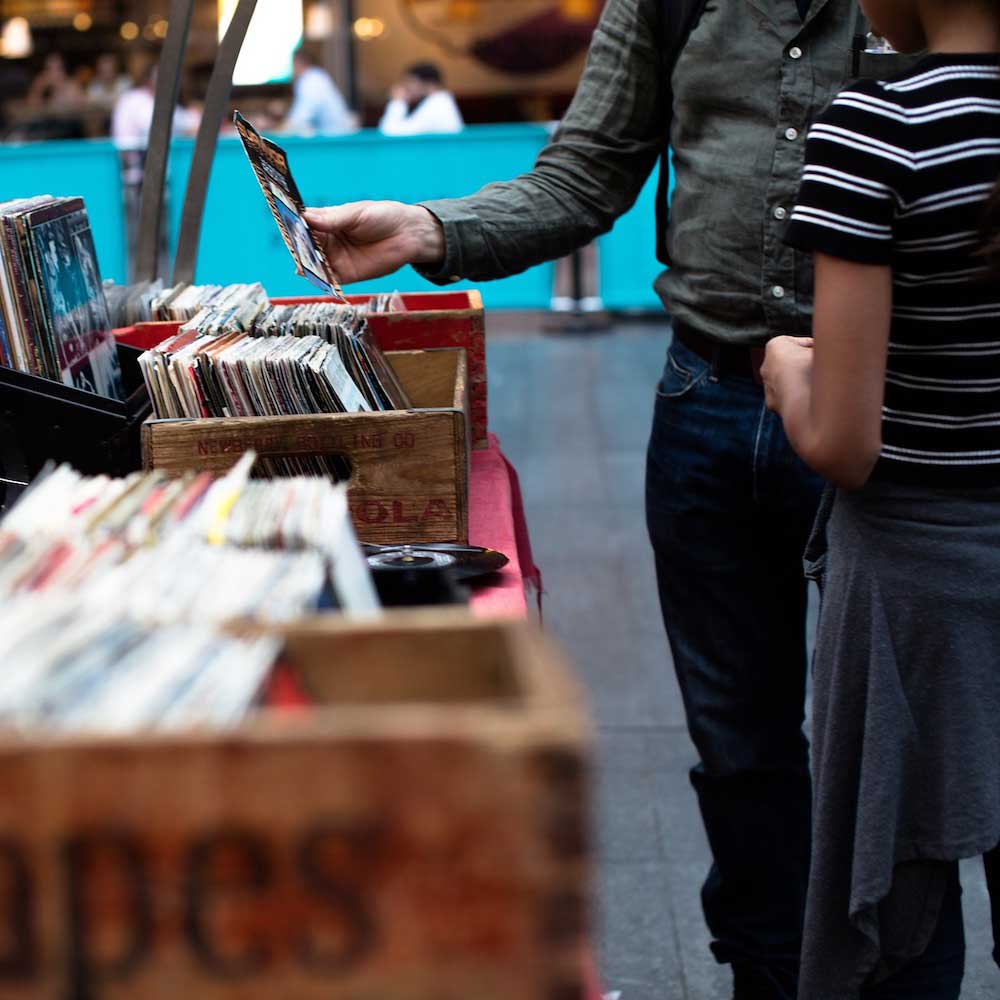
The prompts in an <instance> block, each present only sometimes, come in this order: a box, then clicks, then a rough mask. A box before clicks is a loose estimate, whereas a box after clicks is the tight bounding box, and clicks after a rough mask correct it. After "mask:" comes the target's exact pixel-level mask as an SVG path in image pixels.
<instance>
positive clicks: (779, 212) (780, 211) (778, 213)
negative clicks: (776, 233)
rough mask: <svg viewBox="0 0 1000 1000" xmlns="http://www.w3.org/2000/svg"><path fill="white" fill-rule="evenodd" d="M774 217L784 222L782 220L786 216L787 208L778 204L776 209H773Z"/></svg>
mask: <svg viewBox="0 0 1000 1000" xmlns="http://www.w3.org/2000/svg"><path fill="white" fill-rule="evenodd" d="M774 217H775V218H776V219H777V220H778V221H779V222H784V220H785V219H787V218H788V210H787V209H785V208H782V207H781V206H780V205H779V206H778V207H777V208H776V209H775V210H774Z"/></svg>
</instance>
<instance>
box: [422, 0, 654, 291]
mask: <svg viewBox="0 0 1000 1000" xmlns="http://www.w3.org/2000/svg"><path fill="white" fill-rule="evenodd" d="M655 7H656V4H655V0H608V3H607V5H606V6H605V9H604V14H603V15H602V17H601V21H600V23H599V25H598V27H597V29H596V31H595V33H594V39H593V42H592V43H591V46H590V52H589V55H588V57H587V65H586V68H585V70H584V73H583V76H582V77H581V80H580V84H579V86H578V88H577V91H576V95H575V97H574V98H573V102H572V104H571V105H570V108H569V110H568V111H567V112H566V116H565V118H564V119H563V121H562V123H561V124H560V126H559V128H558V130H557V131H556V133H555V135H554V137H553V139H552V141H551V142H550V143H549V144H548V145H547V146H546V147H545V149H544V150H542V152H541V154H539V157H538V160H537V162H536V163H535V166H534V169H532V170H531V172H530V173H527V174H523V175H522V176H520V177H518V178H516V179H515V180H512V181H504V182H500V183H495V184H489V185H487V186H486V187H484V188H483V189H482V190H481V191H479V192H478V193H477V194H474V195H471V196H470V197H467V198H454V199H444V200H439V201H427V202H423V203H422V204H423V206H424V207H425V208H427V209H428V210H429V211H430V212H431V213H432V214H434V215H435V216H436V217H437V218H438V219H439V220H440V222H441V224H442V226H443V227H444V233H445V244H446V252H445V259H444V262H443V264H442V266H441V267H440V268H439V269H436V270H433V271H429V270H426V269H424V270H422V271H421V273H422V274H424V275H425V276H426V277H427V278H429V279H430V280H431V281H435V282H437V283H439V284H444V283H447V282H448V281H453V280H455V279H456V278H460V277H461V278H468V279H470V280H473V281H486V280H489V279H492V278H503V277H507V276H508V275H512V274H517V273H519V272H521V271H524V270H526V269H527V268H529V267H532V266H534V265H535V264H539V263H541V262H542V261H545V260H553V259H555V258H557V257H562V256H565V255H566V254H567V253H569V252H570V251H571V250H573V249H575V248H576V247H579V246H582V245H584V244H586V243H588V242H589V241H590V240H592V239H593V238H594V237H595V236H599V235H600V234H601V233H605V232H607V231H608V230H609V229H610V228H611V227H612V225H613V224H614V221H615V219H617V218H618V217H619V216H620V215H622V214H623V213H624V212H626V211H627V210H628V209H629V208H631V206H632V205H633V204H634V202H635V200H636V198H637V197H638V195H639V192H640V191H641V190H642V186H643V184H644V183H645V181H646V178H647V177H648V176H649V173H650V171H651V170H652V168H653V165H654V164H655V163H656V160H657V157H658V155H659V154H660V152H661V151H662V149H663V146H664V143H665V141H666V132H667V121H668V108H667V101H668V97H667V84H666V81H665V80H664V79H663V78H662V75H663V69H662V60H661V57H660V53H659V47H658V45H657V42H656V38H657V32H656V20H655V19H656V17H657V16H658V15H657V12H656V9H655Z"/></svg>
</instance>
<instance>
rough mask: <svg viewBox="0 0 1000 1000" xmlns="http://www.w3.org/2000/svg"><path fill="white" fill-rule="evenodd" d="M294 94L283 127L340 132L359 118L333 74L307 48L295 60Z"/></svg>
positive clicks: (314, 132)
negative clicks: (317, 61)
mask: <svg viewBox="0 0 1000 1000" xmlns="http://www.w3.org/2000/svg"><path fill="white" fill-rule="evenodd" d="M292 75H293V83H292V88H293V98H292V106H291V108H290V109H289V111H288V117H287V118H286V119H285V121H284V124H283V125H282V131H285V132H294V133H297V134H299V135H340V134H342V133H344V132H352V131H353V130H354V129H355V128H356V127H357V121H356V119H355V117H354V115H353V114H351V111H350V109H349V108H348V107H347V102H346V101H345V100H344V97H343V95H342V94H341V93H340V91H339V90H338V89H337V85H336V84H335V83H334V82H333V78H332V77H331V76H330V74H329V73H327V71H326V70H325V69H323V68H322V67H321V66H319V65H317V63H316V60H315V59H314V58H313V56H312V55H310V53H309V52H307V51H306V50H305V49H297V50H296V52H295V55H294V57H293V60H292Z"/></svg>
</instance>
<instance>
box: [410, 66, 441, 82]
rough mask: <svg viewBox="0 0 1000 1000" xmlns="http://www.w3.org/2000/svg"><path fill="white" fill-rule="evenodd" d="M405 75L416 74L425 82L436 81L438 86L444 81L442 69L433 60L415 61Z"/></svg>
mask: <svg viewBox="0 0 1000 1000" xmlns="http://www.w3.org/2000/svg"><path fill="white" fill-rule="evenodd" d="M403 75H404V76H415V77H416V78H417V79H418V80H422V81H423V82H424V83H436V84H437V85H438V86H440V85H441V84H443V83H444V76H443V75H442V73H441V70H440V69H439V68H438V67H437V66H436V65H435V64H434V63H432V62H420V63H414V64H413V65H412V66H411V67H410V68H409V69H408V70H407V71H406V72H405V73H404V74H403Z"/></svg>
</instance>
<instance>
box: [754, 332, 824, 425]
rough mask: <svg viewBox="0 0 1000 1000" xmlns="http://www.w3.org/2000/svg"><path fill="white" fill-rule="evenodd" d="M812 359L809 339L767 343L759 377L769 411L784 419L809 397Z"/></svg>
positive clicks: (812, 354)
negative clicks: (804, 398) (789, 411)
mask: <svg viewBox="0 0 1000 1000" xmlns="http://www.w3.org/2000/svg"><path fill="white" fill-rule="evenodd" d="M815 356H816V355H815V352H814V351H813V340H812V337H775V338H774V339H773V340H772V341H770V342H769V343H768V345H767V353H766V355H765V356H764V364H763V365H762V366H761V369H760V377H761V379H762V381H763V382H764V399H765V401H766V402H767V408H768V409H769V410H774V411H775V412H776V413H780V414H781V415H782V416H785V415H786V411H787V410H788V409H789V408H790V407H793V406H794V405H795V404H797V403H799V402H801V400H802V397H803V396H805V397H808V394H809V387H810V383H811V381H812V366H813V359H814V358H815Z"/></svg>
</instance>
